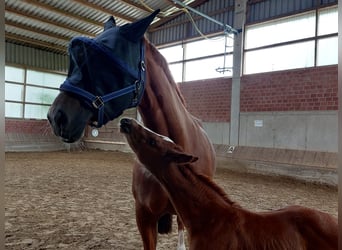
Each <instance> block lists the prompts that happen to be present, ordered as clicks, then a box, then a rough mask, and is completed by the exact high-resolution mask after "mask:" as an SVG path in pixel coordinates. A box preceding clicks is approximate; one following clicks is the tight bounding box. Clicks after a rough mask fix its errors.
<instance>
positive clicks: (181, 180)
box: [157, 164, 239, 230]
mask: <svg viewBox="0 0 342 250" xmlns="http://www.w3.org/2000/svg"><path fill="white" fill-rule="evenodd" d="M158 167H159V169H160V166H158ZM194 168H195V167H194V166H193V165H183V166H182V165H181V166H179V165H176V166H175V165H174V164H171V165H169V166H167V167H162V171H161V172H159V173H158V174H157V178H158V179H159V181H161V182H162V184H163V185H164V186H165V188H166V190H167V192H168V193H169V195H170V198H171V201H172V203H173V205H174V207H175V208H176V210H177V213H178V214H179V215H180V217H181V218H182V220H183V222H184V225H185V226H186V227H188V228H192V229H193V230H196V228H198V229H199V230H200V229H201V228H202V227H203V225H207V224H208V223H209V222H212V221H220V220H222V218H223V217H225V218H226V219H227V217H228V220H229V216H230V215H231V218H233V214H234V213H235V211H236V208H237V207H239V206H238V205H237V204H236V203H234V202H233V201H231V200H230V199H229V198H228V196H227V194H226V193H225V192H224V190H223V189H222V188H220V187H219V186H218V185H217V184H215V183H214V182H213V181H212V180H211V179H210V178H209V177H207V176H205V175H202V174H198V173H197V172H196V171H195V170H194ZM158 175H159V176H158ZM220 218H221V219H220ZM215 219H218V220H215Z"/></svg>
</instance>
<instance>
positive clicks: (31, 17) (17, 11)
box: [5, 6, 96, 37]
mask: <svg viewBox="0 0 342 250" xmlns="http://www.w3.org/2000/svg"><path fill="white" fill-rule="evenodd" d="M5 10H6V11H8V12H11V13H13V14H16V15H19V16H22V17H25V18H30V19H32V20H35V21H40V22H42V23H47V24H49V25H53V26H57V27H59V28H63V29H66V30H71V31H74V32H77V33H79V34H81V35H86V36H91V37H94V36H96V34H93V33H90V32H87V31H83V30H80V29H78V28H74V27H72V26H68V25H65V24H62V23H56V22H53V21H51V20H49V19H47V18H43V17H39V16H36V15H35V16H33V15H30V16H28V14H27V13H26V12H23V11H20V10H17V9H15V8H13V7H9V6H6V7H5Z"/></svg>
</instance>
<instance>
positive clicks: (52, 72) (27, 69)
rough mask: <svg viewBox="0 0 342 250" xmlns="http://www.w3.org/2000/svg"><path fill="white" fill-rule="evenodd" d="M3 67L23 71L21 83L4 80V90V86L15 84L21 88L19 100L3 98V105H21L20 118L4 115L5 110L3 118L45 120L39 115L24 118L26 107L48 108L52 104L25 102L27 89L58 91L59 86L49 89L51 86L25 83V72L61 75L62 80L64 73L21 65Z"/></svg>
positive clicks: (65, 74) (65, 75)
mask: <svg viewBox="0 0 342 250" xmlns="http://www.w3.org/2000/svg"><path fill="white" fill-rule="evenodd" d="M5 67H14V68H18V69H20V70H24V79H23V82H15V81H10V80H6V79H5V88H6V84H15V85H18V86H22V88H23V93H22V97H21V100H20V101H19V100H9V99H6V96H5V105H6V104H18V105H21V112H20V113H21V115H20V116H10V115H6V110H5V118H6V119H28V120H46V119H47V118H46V117H41V116H40V115H39V116H38V115H37V116H36V117H31V116H30V117H27V116H26V112H25V110H26V105H28V106H29V105H36V106H41V107H50V106H51V104H52V103H39V102H34V101H32V102H30V101H27V99H28V98H27V89H28V88H30V87H33V88H37V89H48V90H56V91H59V85H58V86H56V87H51V86H44V85H40V84H35V83H33V84H32V83H27V71H29V70H31V71H37V72H40V73H48V74H55V75H61V76H63V77H64V78H66V77H67V73H66V72H62V71H54V70H45V69H40V68H31V67H25V66H22V65H17V64H7V63H6V65H5Z"/></svg>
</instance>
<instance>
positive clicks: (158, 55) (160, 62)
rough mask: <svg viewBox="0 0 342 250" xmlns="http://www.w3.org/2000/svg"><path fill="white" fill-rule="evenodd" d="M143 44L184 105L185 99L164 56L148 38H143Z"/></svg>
mask: <svg viewBox="0 0 342 250" xmlns="http://www.w3.org/2000/svg"><path fill="white" fill-rule="evenodd" d="M145 46H146V48H148V50H150V51H151V54H152V56H153V59H154V61H155V62H156V64H157V65H159V66H160V67H161V68H162V69H163V72H164V73H165V75H166V78H167V79H168V81H169V83H170V85H171V86H173V87H174V89H175V91H176V93H177V95H178V97H179V98H180V100H181V102H182V104H183V105H184V106H186V102H185V99H184V97H183V95H182V93H181V92H180V90H179V87H178V84H177V83H176V82H175V80H174V79H173V76H172V74H171V71H170V68H169V63H168V62H167V61H166V59H165V57H164V56H163V55H162V54H161V53H160V52H159V50H158V49H157V48H156V47H155V46H154V45H153V44H152V43H151V42H150V41H149V40H148V39H146V38H145Z"/></svg>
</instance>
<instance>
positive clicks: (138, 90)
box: [59, 37, 146, 128]
mask: <svg viewBox="0 0 342 250" xmlns="http://www.w3.org/2000/svg"><path fill="white" fill-rule="evenodd" d="M75 39H79V40H81V41H82V42H83V43H85V44H87V45H89V46H90V47H92V48H93V49H95V50H97V51H100V52H102V53H103V54H105V55H106V56H107V57H108V58H109V59H110V60H111V61H112V62H113V63H114V65H115V66H117V67H118V69H119V70H120V71H122V72H123V73H125V74H128V75H130V76H131V77H133V79H136V80H135V81H134V82H133V83H131V84H130V85H129V86H127V87H125V88H122V89H119V90H117V91H114V92H111V93H109V94H105V95H102V96H95V95H94V94H92V93H90V92H88V91H86V90H84V89H82V88H79V87H77V86H74V85H73V84H72V83H71V82H70V81H69V80H68V79H66V80H65V81H64V83H63V84H62V85H61V86H60V88H59V89H60V90H62V91H66V92H71V93H73V94H76V95H78V96H80V97H82V99H83V100H84V101H85V103H86V104H88V105H89V106H90V107H92V108H94V109H96V110H98V119H97V121H95V122H93V123H92V124H91V125H92V126H94V127H96V128H99V127H101V126H102V125H103V116H104V105H105V103H107V102H109V101H111V100H113V99H115V98H118V97H120V96H123V95H126V94H129V93H131V92H134V98H133V100H132V103H131V106H130V107H136V106H137V105H138V104H139V102H140V99H141V96H142V92H143V91H144V89H145V79H146V72H145V70H146V68H145V62H144V59H145V51H144V43H143V41H141V42H140V61H139V66H138V69H132V68H131V67H130V66H129V65H127V63H125V62H124V61H122V60H121V59H120V58H116V57H115V56H114V55H113V52H112V51H111V50H110V49H108V48H107V47H105V46H104V45H102V44H100V43H97V42H96V41H94V40H93V39H89V38H85V37H78V38H75ZM139 96H140V97H139Z"/></svg>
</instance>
